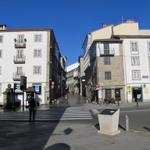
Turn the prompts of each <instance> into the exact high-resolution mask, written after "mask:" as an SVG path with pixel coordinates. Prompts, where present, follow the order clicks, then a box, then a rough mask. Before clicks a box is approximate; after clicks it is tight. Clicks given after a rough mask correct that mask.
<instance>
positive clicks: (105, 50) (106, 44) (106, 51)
mask: <svg viewBox="0 0 150 150" xmlns="http://www.w3.org/2000/svg"><path fill="white" fill-rule="evenodd" d="M109 53H110V50H109V43H104V54H105V55H109Z"/></svg>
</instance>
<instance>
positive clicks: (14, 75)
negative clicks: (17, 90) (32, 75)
mask: <svg viewBox="0 0 150 150" xmlns="http://www.w3.org/2000/svg"><path fill="white" fill-rule="evenodd" d="M24 75H25V74H24V73H23V72H20V73H18V72H15V73H13V80H14V81H20V77H21V76H24Z"/></svg>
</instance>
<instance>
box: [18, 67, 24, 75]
mask: <svg viewBox="0 0 150 150" xmlns="http://www.w3.org/2000/svg"><path fill="white" fill-rule="evenodd" d="M17 75H23V68H22V67H17Z"/></svg>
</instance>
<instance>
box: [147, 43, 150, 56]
mask: <svg viewBox="0 0 150 150" xmlns="http://www.w3.org/2000/svg"><path fill="white" fill-rule="evenodd" d="M147 49H148V52H149V53H150V41H149V42H147Z"/></svg>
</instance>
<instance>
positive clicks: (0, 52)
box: [0, 49, 2, 58]
mask: <svg viewBox="0 0 150 150" xmlns="http://www.w3.org/2000/svg"><path fill="white" fill-rule="evenodd" d="M0 58H2V50H1V49H0Z"/></svg>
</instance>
